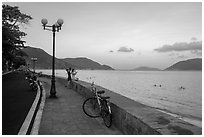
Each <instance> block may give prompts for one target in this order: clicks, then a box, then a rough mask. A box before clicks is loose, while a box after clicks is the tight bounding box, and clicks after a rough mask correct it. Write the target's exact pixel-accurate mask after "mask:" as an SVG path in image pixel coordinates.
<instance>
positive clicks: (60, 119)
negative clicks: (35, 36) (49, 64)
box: [39, 78, 122, 135]
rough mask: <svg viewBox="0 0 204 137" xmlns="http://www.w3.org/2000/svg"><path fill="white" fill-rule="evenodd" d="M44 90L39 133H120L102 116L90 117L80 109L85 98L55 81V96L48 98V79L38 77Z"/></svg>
mask: <svg viewBox="0 0 204 137" xmlns="http://www.w3.org/2000/svg"><path fill="white" fill-rule="evenodd" d="M39 80H40V81H41V82H42V84H43V86H44V88H45V91H46V101H45V107H44V110H43V114H42V119H41V125H40V129H39V135H121V134H122V133H121V132H120V131H119V130H118V129H116V128H115V127H114V126H112V127H111V128H107V127H106V126H105V125H104V123H103V120H102V118H96V119H93V118H90V117H88V116H86V115H85V114H84V112H83V110H82V104H83V101H84V100H85V98H83V97H82V96H80V95H79V94H78V93H76V92H75V91H73V90H71V89H68V88H67V87H65V83H61V82H59V81H56V91H57V94H56V95H57V98H56V99H51V98H49V92H50V83H51V82H50V79H47V78H39Z"/></svg>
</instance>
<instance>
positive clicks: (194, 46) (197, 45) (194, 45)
mask: <svg viewBox="0 0 204 137" xmlns="http://www.w3.org/2000/svg"><path fill="white" fill-rule="evenodd" d="M154 50H155V51H157V52H171V51H177V52H182V51H202V41H195V42H190V43H186V42H180V43H175V44H173V45H163V46H162V47H161V48H157V49H154ZM194 53H195V52H194Z"/></svg>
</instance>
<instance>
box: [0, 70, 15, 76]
mask: <svg viewBox="0 0 204 137" xmlns="http://www.w3.org/2000/svg"><path fill="white" fill-rule="evenodd" d="M11 72H13V71H7V72H5V73H2V76H4V75H6V74H9V73H11Z"/></svg>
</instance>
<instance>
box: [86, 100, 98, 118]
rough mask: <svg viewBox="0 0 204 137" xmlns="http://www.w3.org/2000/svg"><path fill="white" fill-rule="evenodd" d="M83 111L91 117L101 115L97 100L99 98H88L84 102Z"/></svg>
mask: <svg viewBox="0 0 204 137" xmlns="http://www.w3.org/2000/svg"><path fill="white" fill-rule="evenodd" d="M83 111H84V113H85V114H86V115H87V116H89V117H91V118H96V117H100V116H101V115H100V106H99V104H98V102H97V99H96V98H94V97H91V98H88V99H86V100H85V101H84V103H83Z"/></svg>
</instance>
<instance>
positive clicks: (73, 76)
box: [71, 69, 77, 80]
mask: <svg viewBox="0 0 204 137" xmlns="http://www.w3.org/2000/svg"><path fill="white" fill-rule="evenodd" d="M71 74H72V79H73V80H76V78H75V76H76V74H77V71H75V69H72V72H71Z"/></svg>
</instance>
